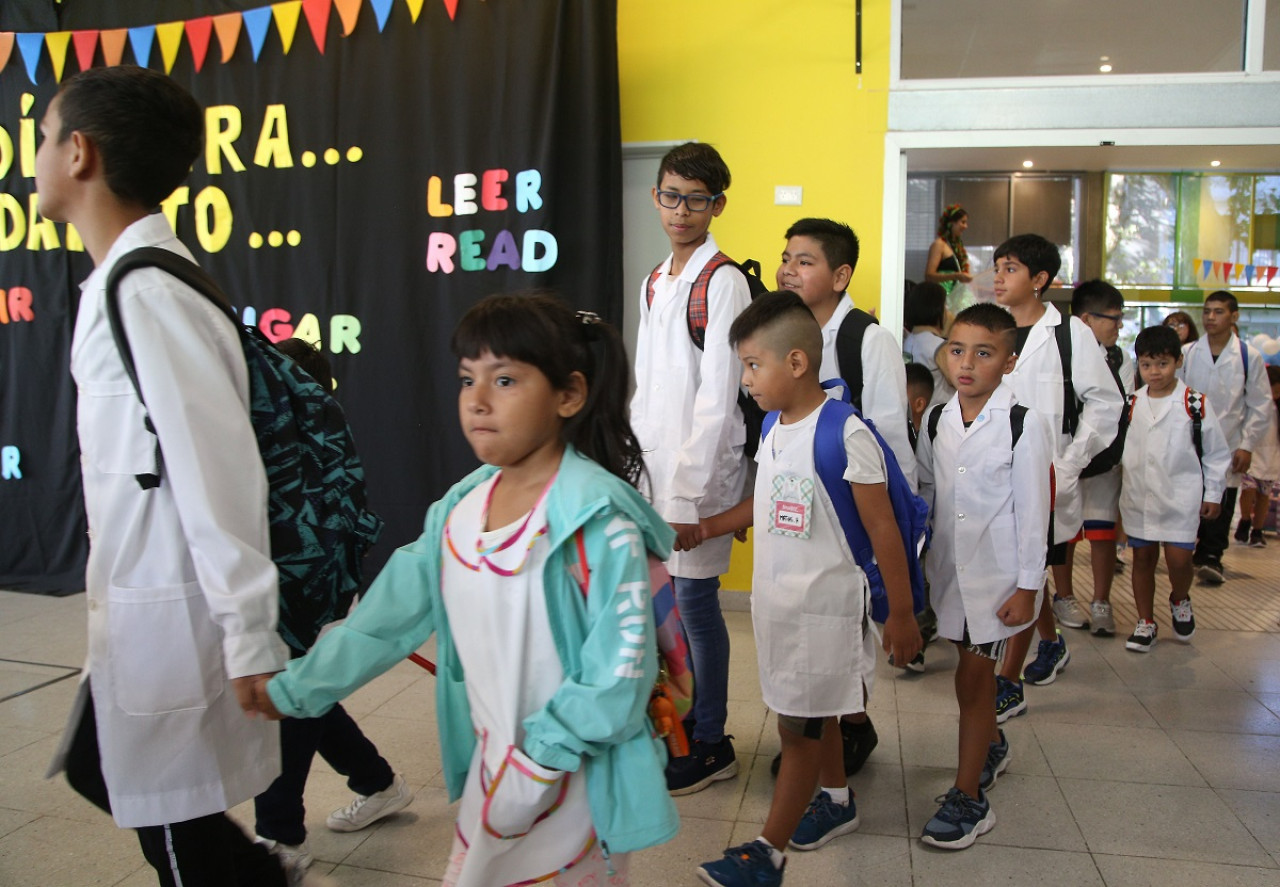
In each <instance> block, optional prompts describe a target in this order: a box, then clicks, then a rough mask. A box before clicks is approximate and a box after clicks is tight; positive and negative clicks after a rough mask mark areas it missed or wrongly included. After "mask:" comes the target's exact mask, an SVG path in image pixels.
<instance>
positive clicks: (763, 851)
mask: <svg viewBox="0 0 1280 887" xmlns="http://www.w3.org/2000/svg"><path fill="white" fill-rule="evenodd" d="M724 855H725V858H726V859H728V860H731V861H732V862H733V864H734V865H735V866H737V867H738V868H740V869H744V868H749V867H750V866H751V864H752V862H753V861H754V862H756V863H760V862H766V863H768V864H769V867H770V868H773V867H774V866H773V857H772V856H770V855H769V848H767V847H765V846H764V845H763V844H761V843H760V842H759V841H748V842H747V843H745V844H739V845H738V846H737V847H730V848H729V849H728V850H726V851H725V852H724Z"/></svg>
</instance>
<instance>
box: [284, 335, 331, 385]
mask: <svg viewBox="0 0 1280 887" xmlns="http://www.w3.org/2000/svg"><path fill="white" fill-rule="evenodd" d="M276 350H277V351H279V352H280V353H282V354H284V355H285V356H286V357H288V358H290V359H291V360H292V361H293V362H294V363H296V364H297V365H298V366H300V367H302V369H303V372H305V373H306V374H307V375H308V376H310V377H311V378H313V379H315V380H316V381H317V382H319V383H320V387H321V388H323V389H324V390H325V391H333V371H332V370H331V369H330V368H329V358H327V357H325V356H324V352H322V351H321V350H320V349H319V348H317V347H316V346H315V345H312V344H311V343H310V342H308V341H307V340H306V339H299V338H297V337H296V336H295V337H294V338H292V339H285V340H283V341H281V342H276Z"/></svg>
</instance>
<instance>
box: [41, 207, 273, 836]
mask: <svg viewBox="0 0 1280 887" xmlns="http://www.w3.org/2000/svg"><path fill="white" fill-rule="evenodd" d="M139 246H160V247H163V248H164V249H168V250H170V251H172V252H176V253H180V254H181V255H183V256H186V257H188V258H189V257H190V255H191V254H190V253H189V252H188V251H187V250H186V248H185V247H184V246H183V245H182V244H181V243H180V242H179V241H178V239H177V238H176V237H175V236H174V234H173V231H172V229H171V228H170V227H169V224H168V222H167V221H166V220H165V218H164V216H162V215H158V214H157V215H150V216H147V217H146V218H144V219H141V220H139V221H137V222H135V223H134V224H132V225H130V226H129V227H128V228H127V229H126V230H125V231H124V233H123V234H121V236H120V237H119V238H118V239H117V240H116V242H115V244H114V245H113V246H112V247H111V249H110V251H109V252H108V254H107V256H106V258H105V259H104V260H103V262H102V263H101V265H99V266H98V268H97V269H96V270H95V271H94V272H93V274H91V275H90V276H89V279H88V280H87V281H86V282H85V283H84V285H83V287H82V296H81V301H80V309H79V315H78V316H77V319H76V328H75V335H74V338H73V340H72V345H71V370H72V374H73V376H74V377H75V380H76V386H77V388H78V391H79V404H78V429H79V435H80V450H81V453H82V456H81V465H82V472H83V477H84V497H85V507H86V510H87V513H88V523H89V539H90V550H89V563H88V569H87V574H86V578H85V584H86V592H87V594H86V597H87V599H88V608H89V620H88V621H89V644H88V646H89V652H88V660H87V663H86V666H85V673H86V675H90V674H91V675H92V680H91V681H90V682H89V683H90V685H91V687H92V691H93V701H94V706H95V709H96V715H97V725H98V744H99V748H100V751H101V756H102V772H103V776H104V777H105V779H106V784H107V789H108V792H109V794H110V798H111V807H112V813H113V814H114V816H115V819H116V822H117V823H118V824H119V825H120V826H122V827H139V826H148V825H160V824H164V823H171V822H181V821H185V820H189V819H194V818H196V817H199V816H205V815H209V814H212V813H217V812H220V811H224V810H227V809H229V808H230V807H232V806H234V805H236V804H239V803H241V802H242V801H245V800H248V799H249V798H252V797H253V796H254V795H256V794H258V793H260V792H261V791H262V790H264V789H265V788H266V787H267V786H268V785H270V784H271V781H272V780H273V779H274V778H275V777H276V775H277V774H279V773H280V743H279V731H278V728H277V727H276V725H274V724H271V723H268V722H266V721H264V720H262V719H255V720H250V719H249V718H248V717H247V716H246V715H245V714H244V712H242V711H241V710H240V707H239V705H238V704H237V702H236V698H235V693H234V692H233V690H232V687H231V684H230V682H229V681H230V679H231V678H235V677H241V676H245V675H252V674H260V673H264V672H273V671H278V670H280V669H281V668H283V667H284V665H285V662H286V660H287V655H286V649H285V647H284V644H283V642H282V641H281V640H280V638H279V637H278V636H277V634H276V630H275V629H276V613H277V608H278V597H277V595H278V592H277V583H276V569H275V565H274V564H273V563H272V561H271V557H270V542H269V538H268V529H267V509H266V501H267V498H266V497H267V483H266V476H265V472H264V470H263V468H262V462H261V459H260V457H259V454H258V448H257V444H256V442H255V440H254V436H253V430H252V428H251V426H250V424H249V420H248V419H249V417H248V375H247V370H246V367H245V360H244V355H243V352H242V351H241V346H240V343H239V340H238V339H237V334H236V331H235V329H234V328H233V327H232V325H231V323H229V322H228V320H227V318H226V317H225V316H223V315H222V313H221V312H220V311H219V310H218V309H217V308H216V307H215V306H214V305H212V304H210V303H209V302H208V301H207V300H206V299H205V298H204V297H203V296H201V295H199V294H197V293H194V292H192V291H191V290H189V289H187V288H186V287H184V286H182V285H181V284H179V283H178V282H177V281H176V280H174V279H173V278H172V277H170V276H168V275H166V274H164V273H163V272H161V271H159V270H156V269H145V270H141V271H136V272H134V273H132V274H130V275H129V276H128V277H127V278H125V280H124V282H123V284H122V287H121V293H120V297H121V298H120V307H121V315H122V317H123V320H124V324H125V328H126V331H127V333H128V338H129V341H130V343H131V345H132V348H133V355H134V360H135V363H136V365H137V372H138V377H139V380H140V382H141V386H142V390H143V393H144V395H145V397H146V401H147V406H148V407H149V413H150V416H151V419H152V421H153V422H154V424H155V426H156V428H157V430H158V432H159V436H160V439H161V440H162V441H163V442H164V444H163V449H164V470H163V473H162V483H161V485H160V486H159V487H158V488H156V489H152V490H143V489H141V488H140V487H139V486H138V483H137V481H136V480H135V479H134V475H135V474H140V473H148V472H154V465H155V462H154V455H155V450H154V445H155V444H154V441H155V438H154V437H152V435H150V434H149V433H147V432H146V431H145V429H144V428H143V408H142V406H141V404H140V403H139V401H138V398H137V395H136V394H135V393H134V389H133V386H132V385H131V384H130V382H129V379H128V377H127V376H126V375H125V371H124V365H123V363H122V362H121V359H120V357H119V353H118V351H117V350H116V346H115V344H114V342H113V340H112V337H111V331H110V328H109V326H108V323H107V317H106V310H105V284H106V278H107V274H108V272H109V271H110V270H111V267H112V266H113V265H114V264H115V262H116V260H117V259H118V258H119V257H120V256H121V255H122V254H123V253H125V252H126V251H128V250H131V249H133V248H135V247H139ZM82 692H83V685H82ZM77 708H79V706H77ZM75 714H76V713H73V716H74V715H75ZM72 726H74V723H73V725H72ZM60 765H61V761H59V760H55V762H54V769H55V770H56V769H60Z"/></svg>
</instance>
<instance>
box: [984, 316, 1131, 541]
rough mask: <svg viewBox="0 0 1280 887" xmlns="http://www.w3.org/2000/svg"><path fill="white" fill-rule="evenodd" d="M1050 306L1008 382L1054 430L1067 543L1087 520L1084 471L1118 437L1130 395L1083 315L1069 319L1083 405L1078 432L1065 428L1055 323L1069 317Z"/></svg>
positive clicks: (1062, 534) (1056, 520) (1059, 518)
mask: <svg viewBox="0 0 1280 887" xmlns="http://www.w3.org/2000/svg"><path fill="white" fill-rule="evenodd" d="M1044 307H1045V312H1044V315H1043V316H1041V318H1040V319H1039V320H1037V321H1036V323H1035V325H1034V326H1033V327H1032V328H1031V333H1030V335H1028V337H1027V344H1026V345H1024V346H1023V348H1022V353H1021V354H1020V355H1018V362H1017V363H1016V364H1015V365H1014V368H1013V371H1012V372H1011V373H1009V374H1008V375H1007V376H1005V382H1006V383H1007V384H1008V385H1009V386H1010V387H1012V388H1013V393H1014V396H1015V397H1016V398H1017V400H1018V403H1020V404H1025V405H1026V406H1029V407H1031V408H1033V409H1034V410H1036V412H1038V413H1040V414H1041V415H1043V416H1044V417H1045V419H1047V420H1048V422H1049V427H1050V429H1051V430H1052V431H1053V441H1054V458H1053V464H1054V469H1055V487H1054V490H1055V494H1054V511H1053V539H1054V542H1055V543H1062V542H1066V541H1068V540H1069V539H1071V538H1072V537H1073V536H1075V535H1076V533H1078V532H1080V527H1081V526H1082V525H1083V524H1084V513H1083V497H1082V495H1081V492H1080V472H1081V471H1083V470H1084V468H1085V466H1086V465H1088V464H1089V461H1090V460H1091V459H1092V458H1093V457H1094V456H1096V455H1097V454H1098V453H1100V452H1102V451H1103V450H1105V449H1106V448H1107V447H1108V446H1109V445H1110V444H1111V441H1113V440H1114V439H1115V436H1116V430H1117V429H1118V428H1119V425H1120V411H1121V408H1122V406H1123V405H1124V398H1123V397H1121V395H1120V391H1119V390H1118V389H1117V388H1116V381H1115V379H1114V378H1113V377H1112V375H1111V370H1110V369H1108V368H1107V362H1106V360H1104V359H1103V357H1102V351H1101V349H1099V348H1098V340H1097V339H1096V338H1094V335H1093V333H1092V332H1091V331H1090V330H1089V328H1088V327H1087V326H1085V325H1084V322H1083V321H1082V320H1080V318H1078V317H1071V318H1068V319H1067V322H1068V323H1069V324H1070V329H1071V355H1072V356H1071V362H1072V367H1071V383H1072V387H1074V388H1075V391H1076V396H1077V397H1078V398H1079V399H1080V401H1081V402H1082V406H1081V408H1080V423H1079V425H1078V426H1077V428H1076V433H1075V436H1074V437H1071V436H1068V435H1066V434H1064V433H1063V432H1062V411H1063V403H1062V394H1063V392H1062V378H1063V376H1062V358H1061V357H1060V356H1059V354H1058V342H1057V338H1056V334H1055V330H1054V327H1056V326H1058V325H1059V324H1060V323H1062V322H1063V319H1062V315H1061V314H1059V313H1058V309H1057V308H1055V307H1054V306H1053V305H1051V304H1049V303H1045V306H1044Z"/></svg>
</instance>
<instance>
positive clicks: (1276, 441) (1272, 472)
mask: <svg viewBox="0 0 1280 887" xmlns="http://www.w3.org/2000/svg"><path fill="white" fill-rule="evenodd" d="M1263 412H1264V413H1265V414H1266V416H1267V430H1266V431H1264V432H1263V433H1262V436H1261V437H1259V438H1258V442H1257V443H1256V444H1255V445H1254V448H1253V460H1252V461H1251V462H1250V463H1249V470H1248V471H1247V472H1246V473H1247V474H1248V475H1249V476H1250V477H1253V478H1258V479H1261V480H1269V481H1280V427H1278V426H1280V421H1278V420H1280V417H1277V415H1276V411H1275V409H1274V408H1270V409H1266V410H1263Z"/></svg>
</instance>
